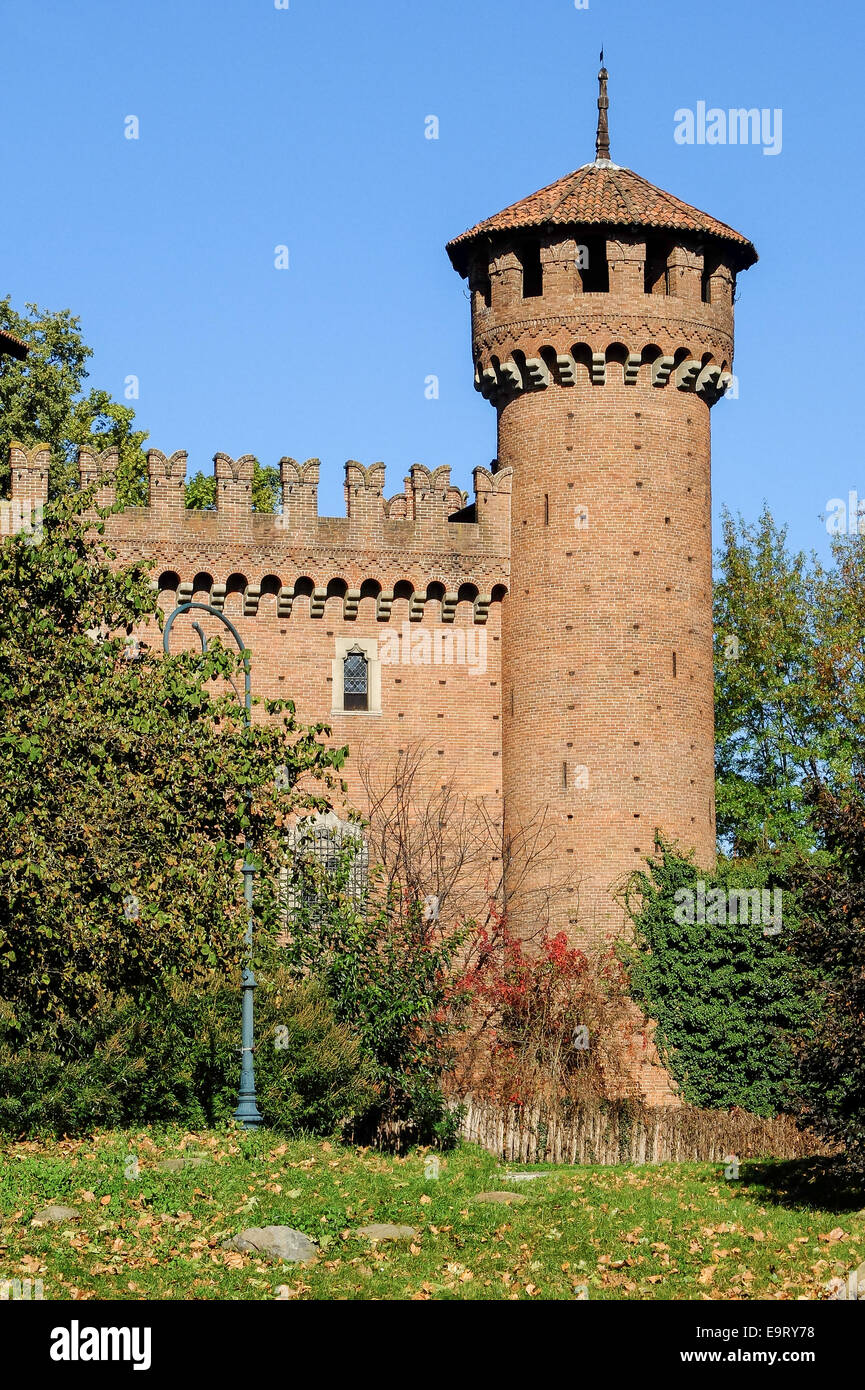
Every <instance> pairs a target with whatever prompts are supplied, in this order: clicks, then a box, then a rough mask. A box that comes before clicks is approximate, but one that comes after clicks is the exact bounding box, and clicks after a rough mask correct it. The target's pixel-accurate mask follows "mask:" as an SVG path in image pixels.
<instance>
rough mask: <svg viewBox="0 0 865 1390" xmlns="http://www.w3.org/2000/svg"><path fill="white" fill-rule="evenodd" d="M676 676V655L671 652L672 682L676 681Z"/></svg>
mask: <svg viewBox="0 0 865 1390" xmlns="http://www.w3.org/2000/svg"><path fill="white" fill-rule="evenodd" d="M676 675H677V671H676V653H675V652H673V680H675V679H676Z"/></svg>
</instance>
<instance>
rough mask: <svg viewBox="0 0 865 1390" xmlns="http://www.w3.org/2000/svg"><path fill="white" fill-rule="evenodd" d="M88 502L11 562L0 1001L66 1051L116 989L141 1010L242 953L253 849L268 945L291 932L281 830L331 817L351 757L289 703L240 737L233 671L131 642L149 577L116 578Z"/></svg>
mask: <svg viewBox="0 0 865 1390" xmlns="http://www.w3.org/2000/svg"><path fill="white" fill-rule="evenodd" d="M88 502H90V503H92V495H89V494H88V493H87V492H84V493H70V494H68V495H66V496H63V497H60V498H58V499H57V500H56V501H54V502H53V503H50V504H49V506H48V508H47V509H46V516H45V521H44V534H43V536H42V538H41V542H40V543H35V544H34V543H33V540H34V538H33V537H31V536H27V535H16V536H13V537H11V538H9V539H7V540H6V541H5V542H4V543H3V545H2V546H0V997H2V1000H3V1001H4V1005H5V1008H6V1015H5V1016H6V1018H7V1020H8V1018H9V1011H10V1009H11V1011H12V1015H13V1018H14V1020H17V1023H18V1025H19V1026H20V1028H21V1029H22V1030H24V1031H25V1032H26V1031H27V1030H28V1029H29V1028H30V1027H31V1026H32V1025H33V1021H34V1020H37V1019H38V1020H42V1026H43V1027H44V1026H49V1027H50V1028H52V1029H53V1030H54V1031H55V1033H56V1036H57V1038H58V1046H59V1045H60V1043H61V1040H62V1034H63V1027H64V1023H65V1022H67V1021H72V1022H74V1021H75V1020H80V1019H81V1018H82V1017H84V1016H85V1015H86V1014H87V1013H88V1012H89V1011H90V1010H91V1009H93V1008H94V1007H95V1006H96V1004H97V1002H98V1001H99V1000H100V999H101V998H102V997H103V996H104V993H105V991H109V992H115V991H127V992H129V993H130V994H132V995H133V996H134V997H136V998H142V999H144V998H146V997H147V996H148V995H152V994H154V993H158V992H160V991H162V993H164V989H165V984H166V981H168V980H170V979H173V978H180V979H189V978H192V977H193V975H194V973H195V971H196V969H199V968H200V967H201V965H202V964H204V965H209V966H211V967H213V968H214V969H217V970H221V971H222V972H223V973H226V974H229V973H231V972H232V971H234V970H236V969H237V966H238V964H239V962H240V959H241V957H242V954H243V933H244V927H245V916H246V914H245V911H244V901H243V889H242V882H241V875H240V873H239V872H238V861H239V859H240V856H241V844H242V839H243V836H244V834H248V835H249V837H250V840H251V843H252V845H253V846H254V856H255V862H256V864H257V866H258V867H259V869H260V870H261V872H260V873H259V875H258V876H257V879H256V922H257V927H258V937H259V939H264V938H267V937H268V935H269V933H270V932H272V931H273V930H275V929H276V926H277V925H278V923H279V921H280V907H279V895H278V891H277V882H278V876H279V873H280V870H281V869H282V868H283V867H284V865H285V863H286V858H287V853H288V851H287V846H286V837H285V834H284V832H283V829H282V825H283V823H284V821H285V818H286V817H287V816H290V815H292V814H294V813H295V812H297V811H299V810H307V809H319V810H322V809H326V808H327V806H328V798H327V792H328V791H329V789H330V787H331V786H332V785H333V779H334V777H335V775H336V774H337V772H338V769H339V768H340V767H341V765H342V762H343V759H344V756H345V752H346V750H345V749H328V748H327V747H326V746H325V745H324V743H323V742H322V735H324V734H325V733H326V729H325V726H324V725H314V726H309V727H307V726H302V725H299V724H298V723H297V722H296V720H295V718H294V711H293V706H292V705H291V704H290V702H284V701H282V702H267V703H266V704H265V705H264V709H265V710H266V711H267V712H268V713H270V714H272V715H274V716H278V717H276V718H273V719H271V720H269V721H267V722H265V721H264V720H261V719H255V720H254V721H253V725H252V728H251V729H250V730H249V731H247V730H246V729H245V727H244V722H243V718H242V708H241V706H240V705H239V703H238V700H237V699H236V697H235V694H234V691H233V689H232V688H231V685H230V682H232V681H233V682H235V684H236V682H237V681H238V679H242V672H241V671H240V669H239V661H240V657H239V655H238V654H237V653H235V652H234V651H230V650H228V649H227V648H226V647H225V646H223V645H222V644H221V642H219V641H218V640H214V641H212V642H211V643H210V645H209V648H208V651H207V653H206V655H204V654H201V653H198V652H189V653H186V654H179V655H176V656H170V657H166V656H163V655H162V653H161V650H160V651H154V650H151V649H150V648H149V647H142V648H140V649H139V650H138V651H137V652H136V650H135V648H134V646H130V645H129V643H128V640H127V636H128V633H129V631H130V629H131V627H132V626H133V625H135V626H136V627H137V626H139V625H140V624H142V622H143V621H144V620H145V619H148V618H154V616H155V614H156V612H157V610H156V608H155V596H154V594H153V591H152V589H151V587H150V580H149V575H148V572H147V570H146V568H144V567H142V566H138V565H133V566H127V567H120V568H119V567H117V566H116V564H115V563H113V557H112V554H111V552H110V551H108V550H107V549H106V548H105V545H104V542H103V540H102V538H101V534H100V532H101V530H102V529H103V528H102V527H101V526H100V525H96V524H94V522H93V521H92V519H90V520H88V518H87V517H86V516H85V515H84V511H83V509H84V508H85V507H86V505H87V504H88Z"/></svg>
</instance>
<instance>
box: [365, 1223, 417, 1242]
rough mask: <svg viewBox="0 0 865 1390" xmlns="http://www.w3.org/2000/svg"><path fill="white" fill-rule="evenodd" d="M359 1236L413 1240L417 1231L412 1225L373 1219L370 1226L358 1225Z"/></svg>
mask: <svg viewBox="0 0 865 1390" xmlns="http://www.w3.org/2000/svg"><path fill="white" fill-rule="evenodd" d="M357 1234H358V1235H359V1236H366V1238H367V1240H414V1238H415V1236H416V1235H417V1231H416V1230H415V1228H414V1226H395V1225H393V1223H392V1222H390V1221H378V1222H376V1221H374V1222H373V1223H372V1225H370V1226H359V1227H358V1229H357Z"/></svg>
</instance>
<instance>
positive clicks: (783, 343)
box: [0, 0, 865, 551]
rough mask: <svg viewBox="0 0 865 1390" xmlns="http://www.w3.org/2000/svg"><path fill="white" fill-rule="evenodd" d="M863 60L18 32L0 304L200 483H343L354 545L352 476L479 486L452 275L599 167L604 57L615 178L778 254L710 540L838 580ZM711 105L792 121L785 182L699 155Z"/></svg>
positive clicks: (851, 31) (558, 43)
mask: <svg viewBox="0 0 865 1390" xmlns="http://www.w3.org/2000/svg"><path fill="white" fill-rule="evenodd" d="M863 30H865V19H863V8H862V7H861V6H859V5H853V4H850V3H844V4H841V3H838V0H834V3H823V4H820V5H816V4H813V3H809V4H806V3H804V0H785V2H784V3H781V0H759V3H757V0H726V2H725V3H724V4H723V5H714V6H705V5H697V4H695V5H689V6H687V7H685V8H684V9H683V8H682V7H681V6H679V7H676V6H673V7H670V6H667V7H663V6H662V7H658V6H654V5H649V4H647V3H646V0H590V3H589V8H588V9H577V8H576V7H575V5H574V3H573V0H531V3H529V2H528V0H436V3H428V4H420V3H415V4H410V3H406V0H290V8H289V9H287V10H281V9H276V8H275V5H274V0H146V3H145V2H143V0H135V3H133V0H75V3H74V4H70V3H69V2H68V0H39V3H34V0H0V70H2V72H0V79H2V80H0V132H2V134H0V140H2V152H3V161H2V166H3V183H2V187H3V214H4V215H3V217H2V230H0V294H6V293H10V294H11V295H12V299H13V302H14V303H15V305H16V306H17V307H22V306H23V304H24V302H25V301H27V300H35V301H37V302H38V303H39V304H41V305H43V306H46V307H49V308H62V307H69V308H71V309H72V310H73V311H74V312H75V313H77V314H79V315H80V316H81V319H82V323H83V328H84V333H85V336H86V338H87V340H88V342H89V343H90V344H91V345H92V346H93V348H94V349H95V356H94V358H93V360H92V365H91V375H90V384H92V385H98V386H104V387H105V388H107V389H108V390H109V391H111V392H112V393H113V394H114V395H115V396H117V397H118V398H122V395H123V383H124V379H125V378H126V377H127V376H128V375H129V374H135V375H136V376H137V377H139V379H140V391H141V394H140V399H139V401H138V402H137V403H136V410H137V414H138V419H139V421H140V424H141V425H142V427H144V428H147V429H148V430H149V431H150V442H151V443H152V444H154V445H156V446H157V447H159V448H161V449H163V450H165V451H166V452H170V451H171V450H173V449H177V448H185V449H187V450H188V451H189V455H190V467H191V469H195V468H203V469H204V470H205V471H209V468H210V460H211V458H212V456H213V454H214V453H215V452H217V451H218V450H224V451H225V452H227V453H229V454H231V455H233V456H236V455H238V454H240V453H247V452H249V453H255V454H257V455H258V456H259V458H261V460H262V461H263V462H265V463H275V462H276V461H277V460H278V458H279V457H280V455H282V454H289V455H291V456H293V457H297V458H300V459H304V458H306V457H309V456H313V455H315V456H318V457H320V458H321V460H322V464H323V469H322V487H321V492H320V507H321V510H322V512H327V513H330V514H341V513H342V511H343V504H342V478H343V471H342V465H343V463H344V461H345V460H346V459H347V458H357V459H360V460H361V462H363V463H366V464H369V463H372V462H374V461H376V460H378V459H383V460H384V461H385V463H386V464H387V466H388V482H387V491H388V494H391V493H393V492H396V491H399V489H400V487H401V483H402V478H403V476H404V474H405V472H406V470H407V469H408V467H409V466H410V465H411V464H412V463H414V462H421V463H425V464H426V465H427V466H428V467H430V468H434V467H437V466H438V465H439V464H443V463H449V464H450V465H451V467H452V470H453V473H452V477H453V480H454V482H456V483H458V484H459V486H461V487H470V486H471V470H472V468H473V467H474V466H475V465H476V464H479V463H481V464H486V463H488V461H489V459H490V458H491V457H492V456H493V454H494V452H495V429H494V412H493V410H492V409H491V407H490V406H489V405H488V404H487V403H486V402H484V401H483V400H482V399H481V397H480V396H478V395H477V394H476V393H475V391H474V390H473V387H472V381H471V363H470V349H469V306H468V302H467V299H466V297H465V292H464V282H463V281H461V280H460V279H459V277H458V276H457V275H456V274H455V272H454V271H453V270H452V269H451V267H450V264H449V262H448V260H447V257H446V254H445V250H444V245H445V242H446V241H447V240H448V239H449V238H450V237H452V236H454V235H456V234H457V233H459V232H461V231H463V230H464V229H465V228H466V227H468V226H469V225H471V224H472V223H474V222H475V221H477V220H479V219H480V218H482V217H485V216H487V215H489V214H491V213H493V212H496V211H498V210H499V209H500V208H502V207H505V206H506V205H507V204H509V203H511V202H514V201H515V200H516V199H518V198H521V197H523V196H525V195H526V194H528V193H530V192H532V191H533V190H535V189H537V188H540V187H541V186H543V185H544V184H546V183H549V182H551V181H552V180H553V179H555V178H558V177H559V176H560V175H562V174H564V173H566V172H568V171H569V170H571V169H573V168H576V167H577V166H578V165H580V164H582V163H585V162H586V161H587V160H589V159H591V158H593V156H594V143H593V140H594V122H595V116H596V108H595V100H596V95H597V89H596V81H595V79H596V73H597V67H598V50H599V48H600V46H601V42H603V44H604V46H605V49H606V61H607V66H608V68H609V70H610V74H611V80H610V94H611V112H610V125H611V134H612V156H613V159H614V160H615V161H616V162H617V163H619V164H623V165H627V166H628V167H630V168H633V169H635V170H637V172H639V173H640V174H642V175H644V176H645V177H646V178H648V179H650V180H651V181H653V182H655V183H658V184H660V185H661V187H663V188H667V189H669V190H670V191H671V192H674V193H675V194H677V195H678V196H679V197H681V198H683V199H685V200H686V201H687V202H691V203H694V204H696V205H697V206H698V207H700V208H702V209H704V210H706V211H708V212H711V213H712V214H714V215H715V216H717V217H720V218H721V219H722V220H724V221H726V222H730V223H731V224H732V225H733V226H734V227H737V228H738V229H740V230H742V231H744V232H745V233H746V234H747V235H748V236H749V237H750V238H751V239H752V240H753V241H754V242H755V244H756V246H757V249H758V251H759V253H760V261H759V263H758V264H757V265H756V266H755V267H754V268H753V269H752V270H750V271H748V272H747V273H746V274H745V275H743V276H742V277H741V280H740V300H739V304H738V308H737V353H736V362H735V370H736V373H737V375H738V377H739V382H740V395H739V399H738V400H736V401H722V402H720V403H719V405H718V406H717V407H716V408H715V410H714V412H713V417H714V487H715V503H716V508H717V507H718V506H720V504H721V503H726V504H728V505H729V506H731V507H732V508H733V509H739V510H741V511H743V512H744V513H745V515H746V516H749V517H753V516H755V515H756V513H757V512H758V511H759V508H760V505H761V503H762V500H763V499H764V498H766V499H767V500H768V501H769V503H770V505H771V507H772V509H773V510H774V512H775V513H776V515H777V516H778V517H779V518H782V519H785V520H787V521H789V523H790V527H791V536H792V539H793V541H794V542H795V543H796V544H797V545H800V546H802V547H804V548H806V549H809V548H811V547H812V546H816V547H817V548H818V549H820V550H822V551H825V549H826V544H827V542H826V534H825V530H824V529H823V527H822V525H821V523H820V521H819V520H818V517H819V514H820V513H821V512H822V511H823V510H824V508H825V503H826V501H827V499H828V498H830V497H833V496H846V494H847V492H848V490H849V489H850V488H858V490H859V492H860V494H862V495H865V458H863V446H862V442H861V410H860V396H861V376H860V373H861V361H860V358H861V325H862V322H863V319H865V313H863V308H865V306H863V298H865V290H863V286H865V256H863V251H862V226H863V221H865V218H863V213H865V208H863V198H865V194H863V178H862V148H863V101H862V82H861V62H862V53H863V37H865V35H863ZM699 101H705V102H706V103H707V105H708V106H709V107H712V106H718V107H721V108H728V107H731V106H735V107H739V106H746V107H752V106H756V107H759V108H764V107H765V108H769V109H771V110H774V108H776V107H780V108H781V109H782V111H783V127H782V130H783V143H782V149H781V152H780V154H778V155H777V156H768V155H764V154H763V153H762V150H761V148H759V147H751V146H745V147H742V146H735V147H734V146H730V145H726V146H724V145H721V146H709V145H693V146H683V145H679V144H677V143H676V142H675V141H674V139H673V129H674V119H673V118H674V112H675V111H676V109H677V108H680V107H690V108H696V105H697V102H699ZM129 115H135V116H137V117H138V119H139V121H140V138H139V139H138V140H137V141H132V140H127V139H126V138H124V120H125V118H126V117H127V116H129ZM428 115H435V116H437V117H438V119H439V122H440V138H439V139H438V140H427V139H425V138H424V121H425V117H427V116H428ZM281 244H282V245H286V246H288V248H289V253H290V269H288V270H287V271H278V270H276V269H275V268H274V264H273V262H274V248H275V247H276V246H277V245H281ZM429 374H435V375H437V376H438V377H439V379H440V396H439V399H438V400H427V399H426V398H425V395H424V379H425V377H427V376H428V375H429Z"/></svg>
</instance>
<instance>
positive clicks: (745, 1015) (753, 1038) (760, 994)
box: [623, 841, 815, 1115]
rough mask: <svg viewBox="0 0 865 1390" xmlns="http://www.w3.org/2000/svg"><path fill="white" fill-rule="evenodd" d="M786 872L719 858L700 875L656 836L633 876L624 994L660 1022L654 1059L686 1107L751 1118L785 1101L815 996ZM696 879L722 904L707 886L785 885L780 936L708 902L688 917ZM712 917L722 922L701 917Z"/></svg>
mask: <svg viewBox="0 0 865 1390" xmlns="http://www.w3.org/2000/svg"><path fill="white" fill-rule="evenodd" d="M786 877H787V876H786V871H784V874H783V877H780V878H779V877H778V871H777V869H776V868H775V867H773V864H772V862H771V861H769V860H762V861H760V860H753V861H737V860H727V861H723V860H722V861H721V862H720V863H719V865H718V869H717V871H716V872H715V873H714V874H710V873H704V872H703V871H702V870H700V869H698V868H697V866H696V865H695V864H694V863H693V862H692V861H691V860H690V859H685V858H682V857H681V856H680V855H678V854H677V853H676V852H675V850H674V849H673V848H672V847H671V846H670V845H668V844H665V843H664V842H663V841H660V842H659V854H658V856H657V857H656V858H655V859H654V860H651V861H649V863H648V868H647V870H646V871H644V872H640V873H638V874H636V875H634V877H633V879H632V881H631V885H630V887H629V890H628V892H627V894H626V905H627V907H628V910H629V912H630V915H631V919H632V921H633V924H634V928H635V940H634V942H633V944H632V945H631V946H630V947H627V946H626V947H625V948H623V957H624V959H625V960H626V961H627V963H628V965H629V967H630V976H631V987H632V992H633V995H634V998H635V999H636V1001H637V1002H638V1003H639V1004H640V1006H641V1007H642V1008H643V1009H644V1010H645V1012H646V1013H647V1015H648V1016H649V1017H650V1018H653V1019H656V1020H657V1025H658V1026H657V1030H656V1033H655V1042H656V1044H657V1046H658V1050H659V1052H660V1054H661V1057H662V1060H663V1062H664V1064H665V1065H666V1066H667V1067H668V1069H669V1071H670V1073H671V1074H672V1076H673V1077H674V1078H675V1080H676V1081H677V1082H678V1083H679V1086H680V1088H681V1091H682V1095H683V1098H684V1099H685V1100H686V1101H688V1102H690V1103H691V1104H692V1105H698V1106H706V1107H719V1108H726V1107H729V1106H733V1105H735V1106H740V1107H741V1108H742V1109H744V1110H748V1111H750V1112H751V1113H752V1114H755V1115H772V1114H775V1113H776V1112H777V1111H779V1110H784V1109H790V1108H791V1105H792V1092H791V1082H792V1078H793V1076H794V1074H795V1069H796V1067H795V1059H794V1055H793V1044H794V1042H796V1041H797V1040H798V1039H799V1038H801V1037H802V1036H803V1034H805V1033H806V1032H807V1031H808V1029H809V1027H810V1026H811V1023H810V1020H811V1017H812V1014H813V1011H814V1007H815V1001H814V998H813V995H812V991H811V989H810V987H809V983H808V978H807V975H806V973H805V971H804V970H803V968H802V966H801V963H800V962H799V961H798V959H797V957H796V955H795V954H794V950H793V942H794V939H795V934H796V921H797V918H796V900H795V895H794V894H792V893H791V892H790V891H789V888H788V886H787V884H786ZM700 880H702V881H703V883H704V884H705V895H706V903H707V904H708V903H711V902H718V903H719V902H720V901H721V900H720V899H718V898H715V899H713V898H712V897H711V892H712V890H713V889H721V890H722V891H729V890H731V889H734V888H735V889H739V890H753V889H759V890H760V891H761V892H762V890H763V889H766V890H768V891H771V892H772V893H774V890H775V888H776V887H777V886H778V885H779V883H782V882H783V883H785V887H784V888H782V889H781V891H782V892H783V893H784V897H783V900H782V901H783V924H782V925H783V929H782V931H781V932H780V933H778V934H772V935H764V932H763V930H762V929H761V926H760V925H759V924H755V923H754V922H745V923H738V922H733V921H731V920H730V918H731V917H732V916H739V915H741V914H740V913H739V912H738V911H737V912H736V913H730V912H727V911H720V912H710V911H709V910H708V907H707V908H706V910H705V911H704V912H702V913H701V912H700V911H699V910H695V911H694V912H693V913H692V914H691V915H692V916H693V917H694V920H693V921H688V920H687V915H688V914H687V911H686V910H685V907H684V905H685V903H686V901H688V900H687V899H685V896H684V895H685V893H688V892H690V893H692V894H694V896H695V898H696V895H697V891H698V883H699V881H700ZM724 901H728V900H727V899H725V900H724ZM772 901H774V899H773V900H772ZM712 915H717V916H720V917H722V918H723V919H724V920H721V921H718V922H713V921H711V920H703V921H700V920H699V917H700V916H704V917H706V918H710V917H711V916H712Z"/></svg>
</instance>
